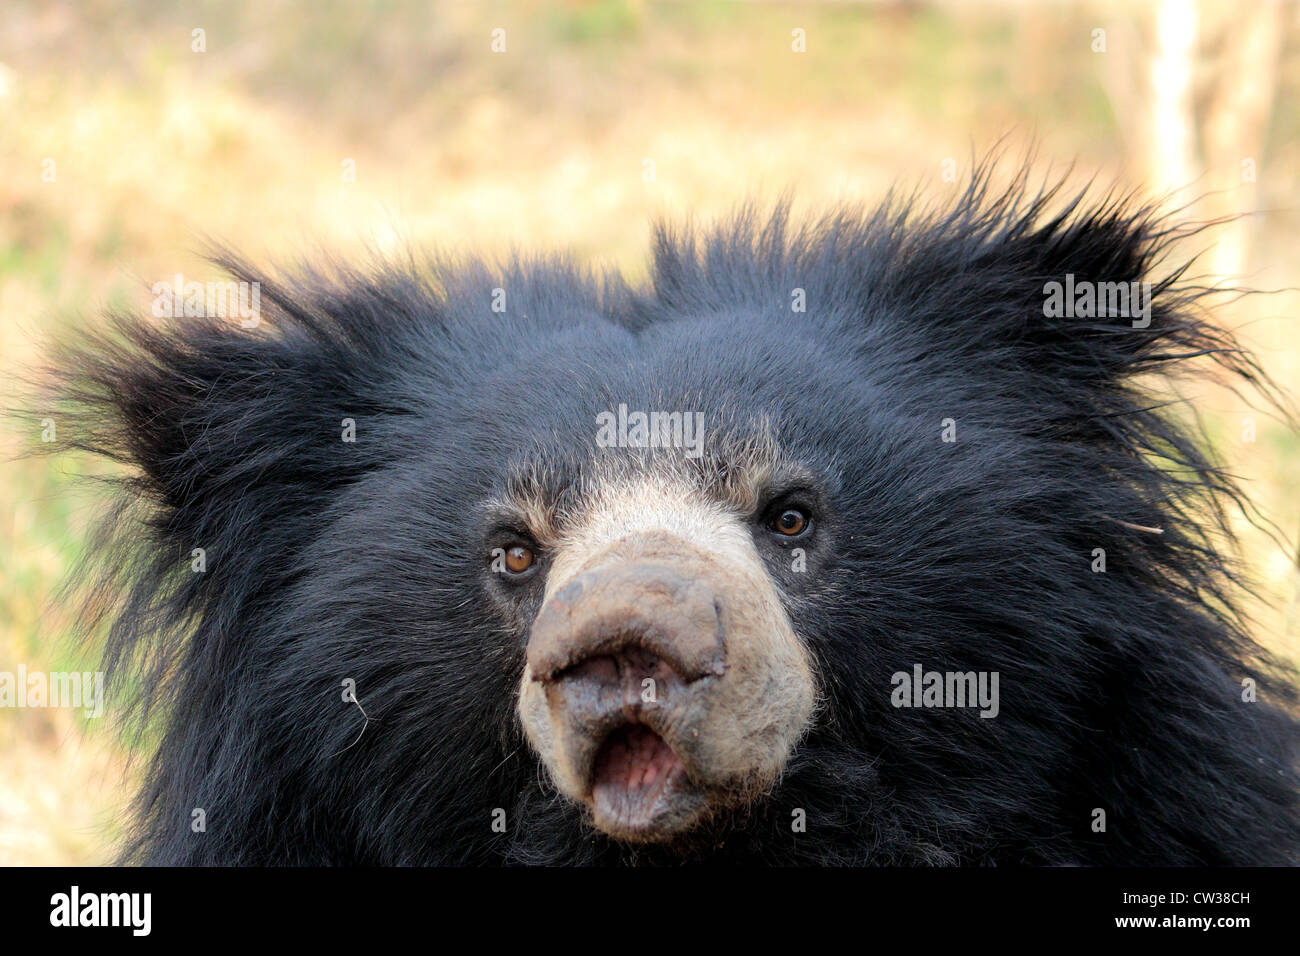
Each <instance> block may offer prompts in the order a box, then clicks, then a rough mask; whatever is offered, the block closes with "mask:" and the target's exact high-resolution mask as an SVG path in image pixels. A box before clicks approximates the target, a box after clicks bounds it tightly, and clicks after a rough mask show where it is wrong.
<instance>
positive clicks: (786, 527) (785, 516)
mask: <svg viewBox="0 0 1300 956" xmlns="http://www.w3.org/2000/svg"><path fill="white" fill-rule="evenodd" d="M807 527H808V516H807V515H806V514H804V513H803V512H802V511H799V510H798V509H797V508H787V509H785V511H782V512H781V513H780V514H779V515H777V516H776V518H775V519H774V520H773V521H772V530H773V531H775V532H776V533H777V534H783V535H786V536H787V537H790V538H793V537H794V536H795V535H797V534H802V533H803V530H804V529H805V528H807Z"/></svg>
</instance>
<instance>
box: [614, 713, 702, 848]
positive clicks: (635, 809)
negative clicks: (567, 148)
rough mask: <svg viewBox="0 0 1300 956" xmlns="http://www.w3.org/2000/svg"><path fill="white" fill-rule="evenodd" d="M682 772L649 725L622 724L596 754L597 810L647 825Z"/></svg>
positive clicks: (624, 821)
mask: <svg viewBox="0 0 1300 956" xmlns="http://www.w3.org/2000/svg"><path fill="white" fill-rule="evenodd" d="M683 771H684V768H683V766H682V762H681V759H680V758H679V757H678V756H677V754H675V753H673V749H672V748H671V747H669V746H668V744H666V743H665V742H664V739H663V738H662V737H660V736H659V735H658V734H656V733H655V732H654V731H653V730H651V729H650V728H649V727H646V726H644V725H642V724H631V725H629V726H626V727H620V728H619V729H618V730H616V731H614V733H612V734H611V735H610V737H609V739H608V740H606V741H605V743H604V744H602V745H601V748H600V752H599V753H598V754H597V755H596V766H595V783H594V786H593V787H592V798H593V799H594V801H595V803H596V812H597V813H598V814H600V815H602V816H605V817H607V818H609V819H611V820H617V821H619V822H620V823H621V824H622V825H623V826H626V827H632V828H639V827H642V826H646V825H648V824H650V823H652V822H653V819H654V817H655V816H656V814H657V811H658V810H659V809H660V807H659V804H660V803H661V802H662V801H661V798H662V797H663V796H664V794H665V792H666V791H668V790H669V789H670V788H671V787H672V785H673V784H674V783H675V782H676V781H677V779H678V778H679V777H680V776H681V774H682V772H683Z"/></svg>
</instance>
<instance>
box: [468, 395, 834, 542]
mask: <svg viewBox="0 0 1300 956" xmlns="http://www.w3.org/2000/svg"><path fill="white" fill-rule="evenodd" d="M808 479H809V473H808V471H807V469H806V468H804V467H803V466H801V465H800V464H799V463H797V462H796V461H794V460H793V459H791V458H790V457H789V456H788V455H787V454H786V453H785V452H784V451H783V449H782V448H781V447H780V445H779V444H778V442H777V440H776V438H775V437H774V435H773V429H772V427H771V425H770V423H769V422H767V421H766V420H763V421H762V422H761V423H760V425H759V426H758V427H757V428H755V429H753V430H750V431H745V432H743V433H741V432H738V431H736V430H723V429H716V430H713V431H710V432H708V433H707V434H706V436H705V439H704V441H703V444H702V449H701V453H700V454H699V455H698V456H696V457H691V456H690V455H688V454H687V452H686V450H685V449H681V448H657V449H644V448H601V447H598V446H596V445H594V444H593V445H591V446H590V447H588V448H587V449H586V451H585V453H584V455H583V457H582V458H581V459H575V457H574V456H572V455H569V456H566V457H563V458H561V459H559V460H557V459H556V457H555V456H554V455H553V454H548V453H547V452H546V451H543V450H540V449H539V450H538V451H537V452H536V453H535V454H534V455H531V456H526V459H525V460H524V461H521V462H519V463H518V464H517V465H516V466H515V467H513V468H512V469H511V472H510V475H509V477H508V479H507V482H506V490H505V493H504V494H503V495H502V496H501V497H500V498H498V499H497V500H495V501H494V502H492V506H491V510H492V511H493V512H495V513H497V514H498V515H500V516H501V517H504V518H509V519H513V520H514V521H516V522H518V523H520V524H522V525H523V526H524V527H525V528H526V529H527V530H528V531H529V533H530V534H532V535H533V537H534V538H536V539H537V541H538V542H539V543H541V544H543V545H547V544H555V543H556V542H558V541H559V540H560V539H561V538H562V537H564V536H565V535H566V534H569V533H571V532H572V531H573V530H574V529H575V528H577V527H580V526H582V525H586V524H589V523H591V522H592V521H594V520H597V519H598V518H599V517H600V516H601V515H602V514H604V513H606V512H609V511H610V509H612V508H617V509H618V510H619V512H620V513H622V514H627V513H628V511H627V509H628V507H629V503H632V504H635V502H636V501H638V500H644V501H646V502H647V504H649V502H651V500H653V501H656V502H658V501H662V500H663V499H664V498H665V496H677V497H678V498H680V499H681V500H683V502H689V503H692V504H695V505H709V506H714V507H717V508H719V509H721V510H722V511H724V512H727V513H732V514H741V515H749V514H752V513H754V512H755V511H757V510H758V508H759V507H760V506H761V505H762V503H763V496H764V494H765V493H766V492H767V491H768V490H769V489H772V488H787V487H794V486H796V485H798V484H800V483H802V482H806V481H807V480H808ZM615 503H617V504H615Z"/></svg>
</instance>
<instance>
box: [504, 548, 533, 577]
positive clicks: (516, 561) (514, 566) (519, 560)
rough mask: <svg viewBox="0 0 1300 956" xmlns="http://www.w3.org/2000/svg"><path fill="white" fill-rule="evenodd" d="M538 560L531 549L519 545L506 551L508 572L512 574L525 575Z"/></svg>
mask: <svg viewBox="0 0 1300 956" xmlns="http://www.w3.org/2000/svg"><path fill="white" fill-rule="evenodd" d="M535 560H537V559H536V556H535V555H534V554H533V552H532V549H531V548H526V547H524V546H523V545H522V544H517V545H515V546H514V547H513V548H509V549H507V550H506V570H507V571H509V572H510V573H511V574H523V573H524V572H525V571H527V570H528V569H529V568H531V567H532V566H533V562H534V561H535Z"/></svg>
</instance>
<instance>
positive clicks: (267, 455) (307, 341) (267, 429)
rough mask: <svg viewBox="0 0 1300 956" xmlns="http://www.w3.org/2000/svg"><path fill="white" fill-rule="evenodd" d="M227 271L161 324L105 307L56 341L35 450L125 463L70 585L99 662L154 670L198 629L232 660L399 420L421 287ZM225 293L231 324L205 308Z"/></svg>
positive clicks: (215, 654)
mask: <svg viewBox="0 0 1300 956" xmlns="http://www.w3.org/2000/svg"><path fill="white" fill-rule="evenodd" d="M217 261H218V262H219V263H220V264H221V265H223V266H224V267H225V268H226V270H227V271H228V272H229V274H230V278H231V279H232V280H233V284H232V283H226V287H225V289H224V290H221V289H218V288H217V287H216V285H215V284H208V283H205V284H203V285H202V286H199V285H197V284H195V285H191V286H187V287H186V288H185V289H176V290H173V289H168V288H165V287H162V286H161V284H160V285H159V286H155V287H154V289H153V291H154V294H155V296H156V298H155V303H154V309H153V311H154V315H153V316H152V317H141V316H134V315H130V316H128V315H122V314H116V315H111V316H110V317H109V320H108V322H106V323H105V324H104V325H103V327H101V328H100V329H98V330H94V331H90V332H79V333H78V336H77V338H75V339H72V338H68V339H65V340H64V341H62V342H61V343H56V344H55V345H54V347H53V348H52V349H51V352H50V354H51V360H50V363H49V364H50V371H49V372H48V375H47V380H46V381H45V382H44V383H42V393H43V394H42V396H41V397H40V398H39V399H38V403H39V404H37V405H36V408H38V409H39V412H38V415H37V418H38V420H41V419H45V418H52V419H53V424H54V429H55V430H54V437H55V441H53V442H52V443H50V444H47V445H44V446H43V447H42V448H41V451H45V452H57V451H60V450H66V449H80V450H82V451H85V452H89V453H91V454H93V455H96V456H103V457H107V458H110V459H113V460H114V461H117V462H119V463H122V464H123V465H125V466H126V468H125V470H124V473H123V474H122V476H121V477H120V478H119V479H116V481H117V483H118V485H119V490H120V496H119V499H118V501H117V507H115V508H114V509H113V510H112V513H111V515H110V517H109V519H108V521H107V522H106V523H105V524H104V526H103V527H102V528H101V530H100V533H99V534H98V535H97V536H96V537H95V538H94V539H93V541H92V543H91V547H90V550H89V552H88V553H87V556H86V561H87V562H88V564H90V565H91V566H90V567H88V568H83V569H80V570H79V572H78V574H77V575H76V577H77V580H78V581H84V582H87V583H86V585H85V587H86V588H87V593H86V595H85V598H86V608H87V611H86V618H85V620H83V622H82V624H83V628H84V629H85V630H86V631H87V632H89V631H90V630H91V629H93V628H94V626H95V625H97V624H98V623H99V622H100V621H101V620H103V619H105V618H111V619H112V621H113V627H112V630H111V634H110V641H109V648H108V660H107V662H106V663H107V664H108V665H109V666H111V665H112V664H113V663H114V662H115V660H116V659H119V658H123V657H134V656H135V655H136V653H137V652H142V653H143V655H144V657H146V658H149V659H151V660H152V662H153V667H154V668H155V669H154V670H153V671H152V674H153V676H154V677H156V678H159V677H166V676H167V675H168V674H169V673H170V671H171V669H172V668H174V667H175V665H176V664H178V663H180V662H181V661H180V659H179V658H178V655H180V654H181V653H182V652H181V639H182V638H181V634H182V632H183V631H185V630H187V629H189V625H191V624H197V625H198V626H199V627H200V629H201V630H202V631H203V632H204V633H203V634H202V640H203V641H204V642H205V643H206V644H207V645H208V648H209V650H210V651H212V653H210V654H209V655H208V656H207V657H205V658H204V659H205V660H208V661H213V660H220V659H224V660H227V661H229V660H231V658H229V657H223V655H222V653H221V648H222V646H223V642H226V641H232V640H242V639H244V638H241V637H240V636H239V635H238V634H237V633H236V632H237V631H240V630H241V629H244V628H242V627H241V622H242V624H244V625H246V624H247V622H248V621H250V620H252V619H254V616H255V615H256V613H257V611H256V609H257V607H258V606H259V602H263V601H270V600H272V598H273V596H274V595H275V594H276V593H277V591H279V590H282V589H283V588H284V587H286V586H287V585H288V584H289V583H290V581H291V578H292V575H293V573H294V570H293V569H294V565H295V559H296V558H297V556H298V555H299V554H300V553H301V550H302V549H303V548H304V547H305V545H306V543H307V542H309V541H310V540H311V539H312V538H313V536H314V535H315V534H317V533H318V530H319V529H320V528H321V527H322V526H323V523H324V521H325V520H326V516H327V513H328V511H329V508H330V506H331V503H332V502H333V500H334V497H335V494H336V492H338V491H339V490H340V489H341V488H343V487H344V486H346V485H348V484H350V483H352V482H355V481H357V480H358V479H359V478H361V477H362V476H364V475H365V474H366V473H368V472H369V471H371V470H373V469H374V468H376V467H377V466H378V465H379V464H380V463H381V461H382V460H384V457H385V455H386V454H387V455H391V450H389V451H387V452H386V451H385V448H386V446H391V441H388V440H387V439H388V438H389V436H390V435H391V434H393V430H394V428H395V424H394V423H395V422H396V421H397V419H398V416H400V415H402V414H403V409H402V408H401V407H399V403H400V402H401V400H402V399H401V396H400V395H398V394H397V391H398V390H397V389H396V388H395V387H393V386H392V385H391V383H392V382H393V380H394V375H395V372H394V367H395V366H396V365H397V364H398V357H397V355H398V352H399V351H400V350H401V348H402V339H401V335H400V331H399V330H398V329H395V327H394V326H395V325H396V324H397V323H393V322H392V321H391V320H392V313H393V312H394V311H399V312H402V311H403V310H404V314H406V315H409V314H411V312H412V310H414V309H417V308H421V309H426V310H429V309H433V310H436V309H437V307H438V304H437V302H436V301H432V300H431V299H430V298H429V296H428V295H427V292H428V290H427V289H426V288H424V287H423V286H421V285H420V283H419V282H418V280H415V279H401V278H394V277H389V278H388V279H382V278H381V279H374V278H370V279H361V278H359V277H357V276H342V275H337V274H336V276H335V278H333V279H331V280H326V279H323V278H322V277H321V276H320V275H319V274H316V273H310V272H304V273H303V274H302V275H301V276H300V277H299V278H297V279H291V280H286V281H283V282H282V281H280V280H278V279H274V278H270V277H268V276H266V275H263V274H260V273H258V272H257V271H255V270H253V269H251V268H249V267H247V266H245V265H243V264H242V263H240V262H238V261H236V260H234V259H233V258H232V257H230V256H223V257H222V258H221V259H219V260H217ZM218 294H225V295H226V302H225V309H224V311H225V312H226V313H227V315H228V316H229V317H220V318H218V317H212V316H211V315H210V314H204V313H210V312H212V311H215V310H214V309H213V298H212V297H213V296H214V295H218ZM236 302H237V303H238V306H239V307H238V308H237V307H236V306H235V305H233V304H232V303H236ZM186 311H189V312H191V313H195V314H190V315H186V314H185V312H186ZM385 319H388V320H389V321H387V322H385V321H384V320H385ZM408 324H413V323H408ZM78 587H79V589H80V588H81V587H82V585H80V584H79V585H78ZM214 648H215V650H214ZM184 660H185V661H186V662H189V663H196V662H197V661H198V660H199V658H197V657H188V656H187V657H186V658H185V659H184ZM146 686H152V685H146ZM150 693H154V692H153V691H151V692H150ZM156 693H158V694H164V693H166V691H165V690H158V691H157V692H156ZM146 696H148V695H146Z"/></svg>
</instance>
